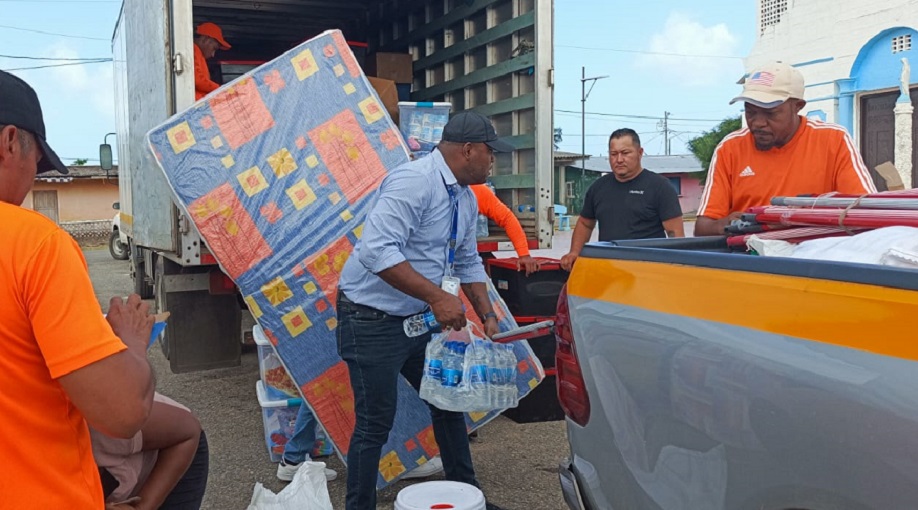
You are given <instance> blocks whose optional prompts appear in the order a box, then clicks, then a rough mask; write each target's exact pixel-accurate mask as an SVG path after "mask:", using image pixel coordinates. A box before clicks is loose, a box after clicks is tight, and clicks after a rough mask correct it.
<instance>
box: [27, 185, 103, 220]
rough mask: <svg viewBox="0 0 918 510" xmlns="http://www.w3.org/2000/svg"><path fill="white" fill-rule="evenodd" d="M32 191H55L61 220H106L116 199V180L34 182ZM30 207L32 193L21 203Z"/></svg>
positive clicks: (31, 205)
mask: <svg viewBox="0 0 918 510" xmlns="http://www.w3.org/2000/svg"><path fill="white" fill-rule="evenodd" d="M32 190H33V191H46V190H54V191H57V202H58V216H59V219H60V221H61V222H68V221H87V220H109V219H111V218H112V217H113V216H114V215H115V210H113V209H112V204H113V203H115V202H117V201H118V181H117V180H115V179H111V180H109V179H86V180H82V181H77V180H74V181H71V182H40V181H37V182H35V185H34V186H33V188H32ZM22 206H23V207H25V208H27V209H32V208H33V202H32V193H31V192H30V193H29V194H28V196H26V199H25V201H24V202H23V204H22Z"/></svg>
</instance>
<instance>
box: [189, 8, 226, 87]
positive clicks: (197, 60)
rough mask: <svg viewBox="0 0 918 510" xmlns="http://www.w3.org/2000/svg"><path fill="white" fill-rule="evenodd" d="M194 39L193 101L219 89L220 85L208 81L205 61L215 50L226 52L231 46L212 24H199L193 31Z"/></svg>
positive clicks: (208, 74) (215, 52) (219, 30)
mask: <svg viewBox="0 0 918 510" xmlns="http://www.w3.org/2000/svg"><path fill="white" fill-rule="evenodd" d="M195 35H196V37H195V38H194V98H195V100H198V99H201V98H202V97H204V96H206V95H207V94H210V93H211V92H213V91H215V90H217V89H218V88H220V84H219V83H217V82H215V81H213V80H211V79H210V69H208V68H207V60H208V59H211V58H214V55H216V54H217V50H218V49H220V50H223V51H226V50H228V49H230V48H231V47H232V46H230V45H229V43H228V42H226V40H225V39H223V30H221V29H220V27H219V26H217V25H216V24H214V23H201V24H200V25H198V29H197V30H195Z"/></svg>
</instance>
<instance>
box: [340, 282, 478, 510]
mask: <svg viewBox="0 0 918 510" xmlns="http://www.w3.org/2000/svg"><path fill="white" fill-rule="evenodd" d="M403 321H404V317H394V316H390V315H388V314H386V313H384V312H381V311H379V310H375V309H373V308H369V307H365V306H361V305H356V304H354V303H352V302H350V301H349V300H347V299H346V298H344V299H342V296H341V295H340V294H339V298H338V329H337V336H338V354H340V355H341V358H342V359H343V360H344V361H345V362H347V366H348V370H349V372H350V379H351V386H352V387H353V390H354V412H355V414H356V424H355V426H354V434H353V436H351V444H350V449H349V450H348V454H347V500H346V503H345V507H346V510H376V479H377V475H378V473H379V460H380V454H381V452H382V446H383V445H384V444H385V443H386V441H387V440H388V438H389V431H390V430H392V422H393V421H394V419H395V408H396V398H397V384H398V376H399V374H402V375H404V376H405V378H406V379H407V380H408V382H409V383H411V385H412V386H414V388H415V390H418V389H420V387H421V376H422V375H423V371H424V354H425V349H426V347H427V342H429V341H430V334H424V335H421V336H419V337H415V338H409V337H407V336H406V335H405V332H404V329H403V326H402V322H403ZM430 416H431V421H432V422H433V430H434V437H435V438H436V440H437V445H438V446H439V447H440V458H441V459H442V460H443V467H444V470H445V472H446V479H447V480H451V481H456V482H463V483H468V484H471V485H474V486H476V487H478V486H479V485H478V481H477V480H476V479H475V469H474V467H473V466H472V453H471V451H470V450H469V438H468V435H467V434H468V430H467V429H466V425H465V415H464V414H463V413H456V412H451V411H443V410H440V409H437V408H436V407H433V406H430Z"/></svg>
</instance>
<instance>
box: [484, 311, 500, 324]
mask: <svg viewBox="0 0 918 510" xmlns="http://www.w3.org/2000/svg"><path fill="white" fill-rule="evenodd" d="M491 317H494V319H495V320H497V314H496V313H494V312H488V313H486V314H484V315H482V316H481V322H485V321H487V320H488V319H490V318H491Z"/></svg>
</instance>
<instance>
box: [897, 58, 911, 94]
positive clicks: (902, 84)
mask: <svg viewBox="0 0 918 510" xmlns="http://www.w3.org/2000/svg"><path fill="white" fill-rule="evenodd" d="M911 80H912V70H911V67H910V66H909V65H908V59H907V58H902V74H901V75H900V76H899V90H900V91H901V93H902V97H910V95H909V90H908V86H909V82H911Z"/></svg>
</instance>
